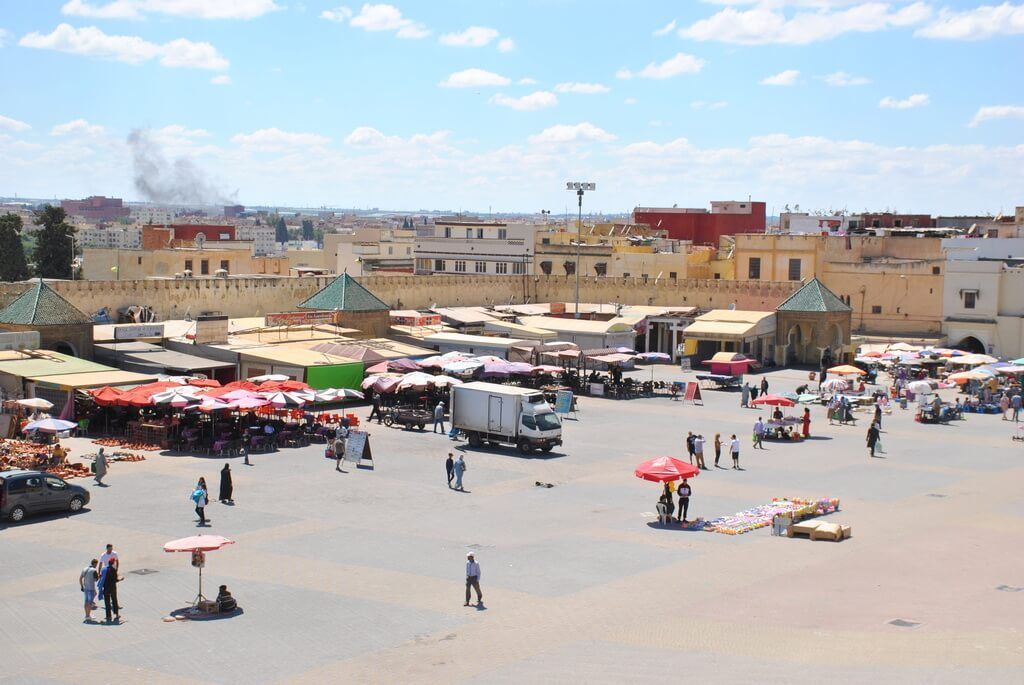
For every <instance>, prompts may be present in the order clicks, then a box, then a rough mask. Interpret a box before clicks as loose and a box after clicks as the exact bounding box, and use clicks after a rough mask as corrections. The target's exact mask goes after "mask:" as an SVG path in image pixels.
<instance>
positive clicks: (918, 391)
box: [907, 381, 938, 395]
mask: <svg viewBox="0 0 1024 685" xmlns="http://www.w3.org/2000/svg"><path fill="white" fill-rule="evenodd" d="M937 385H938V383H936V382H935V381H911V382H910V383H907V390H909V391H910V392H912V393H914V394H915V395H931V394H932V393H933V392H935V387H936V386H937Z"/></svg>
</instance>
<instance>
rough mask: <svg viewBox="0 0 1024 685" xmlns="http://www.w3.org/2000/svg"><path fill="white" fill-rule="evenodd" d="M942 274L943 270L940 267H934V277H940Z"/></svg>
mask: <svg viewBox="0 0 1024 685" xmlns="http://www.w3.org/2000/svg"><path fill="white" fill-rule="evenodd" d="M941 273H942V269H941V268H940V267H938V266H933V267H932V275H933V276H938V275H939V274H941Z"/></svg>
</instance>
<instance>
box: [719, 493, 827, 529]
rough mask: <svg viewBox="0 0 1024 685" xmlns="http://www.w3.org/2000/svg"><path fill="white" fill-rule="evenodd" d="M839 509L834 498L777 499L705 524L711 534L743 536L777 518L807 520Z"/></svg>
mask: <svg viewBox="0 0 1024 685" xmlns="http://www.w3.org/2000/svg"><path fill="white" fill-rule="evenodd" d="M838 509H839V500H838V499H833V498H827V497H826V498H822V499H798V498H792V499H789V498H781V497H780V498H776V499H773V500H772V502H771V504H762V505H760V506H756V507H752V508H750V509H746V510H744V511H740V512H737V513H735V514H732V515H730V516H719V517H718V518H714V519H711V520H709V521H706V522H705V523H704V530H706V531H708V532H709V533H723V534H725V535H742V534H743V533H749V532H750V531H752V530H757V529H758V528H765V527H767V526H770V525H771V523H772V519H774V518H775V517H776V516H792V517H793V518H805V517H810V516H823V515H825V514H831V513H832V512H834V511H837V510H838Z"/></svg>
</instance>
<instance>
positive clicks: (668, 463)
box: [633, 457, 700, 483]
mask: <svg viewBox="0 0 1024 685" xmlns="http://www.w3.org/2000/svg"><path fill="white" fill-rule="evenodd" d="M633 475H634V476H636V477H637V478H641V479H643V480H649V481H654V482H655V483H666V482H668V481H673V480H680V479H682V478H696V477H697V476H699V475H700V469H698V468H697V467H696V466H694V465H693V464H687V463H686V462H685V461H680V460H678V459H674V458H672V457H657V458H655V459H649V460H647V461H645V462H641V463H640V464H637V467H636V469H635V470H634V471H633Z"/></svg>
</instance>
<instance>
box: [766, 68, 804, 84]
mask: <svg viewBox="0 0 1024 685" xmlns="http://www.w3.org/2000/svg"><path fill="white" fill-rule="evenodd" d="M799 78H800V71H799V70H797V69H786V70H785V71H780V72H779V73H777V74H772V75H771V76H766V77H764V78H763V79H761V81H760V84H761V85H762V86H795V85H796V83H797V79H799Z"/></svg>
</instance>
